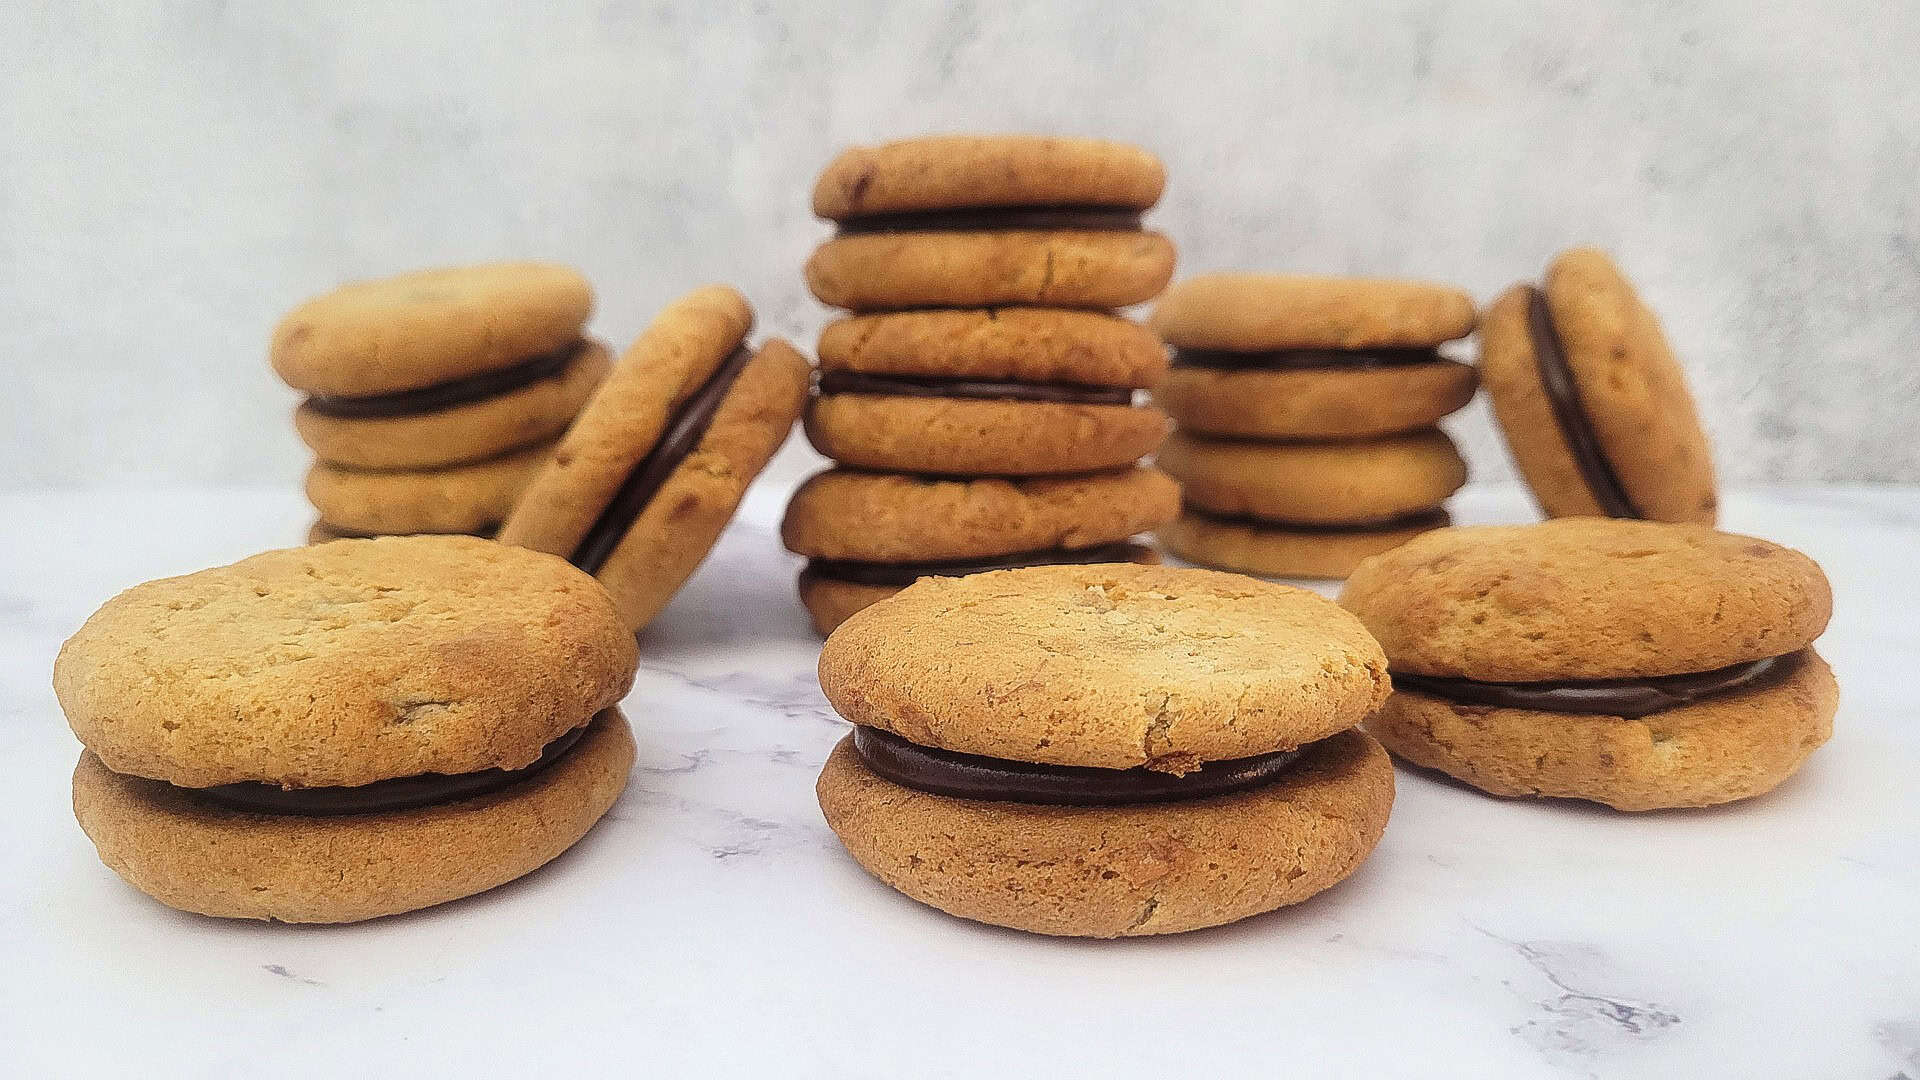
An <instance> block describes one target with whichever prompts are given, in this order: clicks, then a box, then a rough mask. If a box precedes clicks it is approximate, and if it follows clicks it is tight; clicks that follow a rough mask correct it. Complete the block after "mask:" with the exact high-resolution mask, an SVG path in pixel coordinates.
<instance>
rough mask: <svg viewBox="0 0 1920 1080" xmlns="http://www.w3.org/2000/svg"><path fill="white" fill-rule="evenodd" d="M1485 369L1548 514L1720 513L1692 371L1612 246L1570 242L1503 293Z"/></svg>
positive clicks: (1483, 345) (1493, 312)
mask: <svg viewBox="0 0 1920 1080" xmlns="http://www.w3.org/2000/svg"><path fill="white" fill-rule="evenodd" d="M1480 374H1481V379H1482V381H1483V382H1484V384H1485V385H1486V388H1487V396H1488V397H1489V398H1490V399H1491V400H1492V402H1493V412H1494V417H1495V418H1496V419H1497V420H1498V421H1499V427H1500V431H1501V434H1503V435H1504V436H1505V437H1506V441H1507V446H1508V448H1509V449H1510V450H1512V452H1513V457H1514V461H1515V462H1516V463H1517V464H1518V465H1519V467H1520V473H1521V475H1522V476H1523V477H1524V478H1525V479H1526V481H1527V485H1528V487H1530V488H1531V489H1532V490H1533V494H1534V497H1535V499H1537V500H1538V501H1539V503H1540V508H1541V509H1542V510H1543V511H1544V512H1545V513H1546V514H1547V515H1548V516H1549V517H1568V516H1574V515H1581V514H1604V515H1606V516H1608V517H1618V518H1644V519H1647V520H1651V521H1684V522H1696V523H1699V524H1705V525H1711V524H1712V523H1713V521H1714V517H1715V514H1716V509H1717V505H1718V498H1717V496H1716V494H1715V486H1714V478H1713V461H1712V457H1711V454H1710V451H1709V449H1708V445H1707V436H1706V433H1705V431H1703V430H1702V429H1701V427H1700V418H1699V416H1698V414H1697V413H1696V411H1695V409H1694V403H1693V395H1692V394H1691V393H1690V392H1689V391H1688V389H1687V380H1686V373H1685V372H1684V371H1682V370H1681V368H1680V364H1679V362H1678V361H1677V360H1676V359H1675V358H1674V355H1673V350H1672V349H1671V348H1670V347H1669V346H1668V344H1667V339H1666V336H1665V334H1663V333H1662V332H1661V329H1660V322H1659V320H1658V319H1657V318H1656V317H1655V316H1654V314H1653V311H1652V310H1651V309H1649V308H1648V307H1647V305H1646V304H1645V303H1643V302H1642V301H1641V299H1640V297H1639V295H1638V294H1637V293H1635V292H1634V289H1633V286H1632V285H1631V284H1629V283H1628V281H1627V279H1626V277H1625V276H1624V275H1622V274H1621V273H1620V270H1619V268H1617V267H1616V266H1614V264H1613V262H1612V260H1610V259H1608V258H1607V256H1606V255H1605V254H1604V253H1602V252H1599V251H1594V250H1591V249H1575V250H1573V251H1568V252H1564V253H1562V254H1561V255H1560V256H1559V257H1557V258H1555V259H1554V261H1553V264H1552V265H1551V266H1549V267H1548V268H1547V275H1546V280H1545V281H1544V282H1543V283H1542V284H1541V285H1540V287H1538V288H1535V287H1534V286H1532V285H1516V286H1514V287H1513V288H1511V289H1509V290H1508V291H1507V292H1506V293H1504V294H1502V295H1501V296H1500V298H1499V299H1498V300H1496V301H1494V303H1493V306H1492V307H1490V308H1488V309H1487V313H1486V316H1485V318H1484V319H1482V321H1481V327H1480Z"/></svg>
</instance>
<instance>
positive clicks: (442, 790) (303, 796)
mask: <svg viewBox="0 0 1920 1080" xmlns="http://www.w3.org/2000/svg"><path fill="white" fill-rule="evenodd" d="M591 723H592V721H589V722H588V723H586V724H581V725H580V726H579V727H576V728H574V729H573V730H571V731H569V732H567V733H566V734H564V735H562V736H560V737H559V738H557V739H555V740H553V741H552V742H550V743H548V744H547V745H546V746H545V747H544V748H543V749H542V750H541V751H540V757H539V758H538V759H536V760H535V761H534V763H533V764H531V765H529V766H527V767H526V768H524V769H482V770H481V771H479V772H470V773H456V774H453V775H448V774H446V773H421V774H420V775H418V776H401V777H396V778H394V779H392V780H376V781H374V782H373V783H371V784H361V785H359V786H357V787H316V788H283V787H281V786H280V785H278V784H259V783H239V784H222V785H220V786H219V787H210V788H195V789H191V790H192V792H193V794H194V795H196V796H198V797H199V798H201V799H204V800H206V801H207V802H210V803H214V804H215V805H218V806H222V807H225V808H226V809H229V810H244V811H246V812H248V813H251V814H299V815H301V816H302V817H337V816H339V815H342V814H377V813H381V812H383V811H387V810H414V809H418V808H419V807H422V806H436V805H438V804H440V803H450V802H458V801H460V800H462V799H471V798H474V797H475V796H478V795H487V794H490V793H492V792H495V791H500V790H501V789H503V788H509V787H512V786H513V785H515V784H517V783H519V782H521V781H522V780H526V779H528V778H530V777H532V776H534V775H535V774H537V773H539V772H541V771H542V770H544V769H546V768H547V767H548V766H550V765H552V764H553V763H554V762H556V761H558V760H560V759H561V758H563V757H565V756H566V754H567V751H569V750H572V749H573V748H574V745H575V744H577V743H578V742H579V741H580V739H581V737H582V736H583V735H585V734H586V733H587V728H588V727H589V726H590V725H591Z"/></svg>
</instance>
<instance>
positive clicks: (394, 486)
mask: <svg viewBox="0 0 1920 1080" xmlns="http://www.w3.org/2000/svg"><path fill="white" fill-rule="evenodd" d="M554 445H555V444H553V443H546V444H542V445H538V446H531V447H527V448H525V449H522V450H515V451H512V452H511V453H507V454H502V455H501V456H499V457H495V458H488V459H486V460H485V461H474V462H468V463H466V464H464V465H448V466H445V467H443V468H438V469H378V470H376V469H349V468H343V467H341V466H338V465H329V464H327V463H326V462H324V461H318V462H315V463H314V465H313V467H312V468H311V469H309V470H307V498H308V500H309V501H311V502H312V503H313V506H314V509H316V510H318V511H320V517H321V518H322V519H323V520H325V521H326V522H327V524H329V525H331V526H333V528H334V529H336V530H338V531H341V532H343V533H352V534H358V535H362V536H385V535H390V534H407V533H479V532H485V531H487V530H489V529H492V528H493V527H494V526H497V525H499V524H500V522H502V521H504V520H506V517H507V514H508V512H509V511H511V510H512V509H513V505H514V502H515V500H517V499H519V497H520V493H521V491H523V490H524V489H525V488H526V486H527V484H528V483H529V482H530V481H531V480H532V479H533V476H534V473H535V472H536V471H537V470H538V469H539V468H540V466H541V464H542V463H543V462H544V461H545V460H546V459H547V456H548V455H549V454H551V453H552V452H553V448H554Z"/></svg>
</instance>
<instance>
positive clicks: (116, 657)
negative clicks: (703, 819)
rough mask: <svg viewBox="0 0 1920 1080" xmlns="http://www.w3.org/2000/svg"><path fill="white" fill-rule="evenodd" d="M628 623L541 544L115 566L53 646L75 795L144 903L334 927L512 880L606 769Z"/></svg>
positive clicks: (413, 543)
mask: <svg viewBox="0 0 1920 1080" xmlns="http://www.w3.org/2000/svg"><path fill="white" fill-rule="evenodd" d="M634 664H635V644H634V640H633V636H632V635H631V634H630V633H628V632H627V630H626V628H625V627H624V626H623V625H622V624H621V623H620V620H619V619H618V617H617V616H616V614H615V612H614V610H613V604H612V602H611V601H610V600H609V599H608V597H607V595H606V591H605V590H603V589H601V588H600V587H599V586H598V585H597V584H595V583H594V581H593V579H592V578H590V577H588V576H587V575H585V574H582V573H580V572H579V571H577V570H574V569H573V568H572V567H569V566H567V565H566V563H564V562H562V561H561V560H559V559H555V558H553V557H551V556H548V555H542V554H539V553H537V552H530V551H525V550H521V549H518V548H511V547H506V546H504V545H500V544H495V543H493V542H491V541H487V540H480V539H475V538H470V537H427V536H422V537H388V538H383V539H377V540H342V541H339V542H336V543H331V544H323V545H320V546H317V547H308V548H296V549H292V550H286V551H270V552H266V553H265V554H261V555H256V556H254V557H252V558H250V559H245V560H242V561H241V562H238V563H235V564H233V565H231V566H225V567H220V568H218V569H213V570H204V571H201V572H199V573H195V574H188V575H186V576H184V577H177V578H167V579H164V580H160V581H152V582H148V583H147V584H144V585H140V586H136V587H134V588H132V589H129V590H127V591H126V592H123V593H121V594H120V595H119V596H116V597H115V598H113V599H112V600H110V601H108V602H107V603H106V604H105V605H104V606H102V607H101V608H100V610H99V611H97V612H95V613H94V614H93V616H92V617H91V618H89V619H88V620H87V622H86V624H85V625H84V626H82V627H81V628H80V630H79V632H77V633H76V634H74V636H73V637H72V638H71V639H69V640H68V641H67V643H66V644H65V645H64V646H63V647H62V648H61V650H60V655H59V658H58V659H57V660H56V662H55V664H54V672H53V685H54V691H55V693H56V695H57V696H58V698H59V700H60V705H61V708H62V709H63V710H64V711H65V712H66V715H67V719H68V721H69V723H70V724H71V725H72V727H73V730H74V733H75V734H76V735H78V736H79V737H80V740H81V742H83V743H85V744H86V749H85V750H84V751H83V752H82V753H81V755H80V763H79V766H78V767H77V768H76V769H75V771H74V777H73V808H74V814H75V816H76V817H78V818H79V820H80V825H81V827H82V828H83V829H85V830H86V833H87V835H88V836H89V837H91V838H92V839H93V842H94V845H95V847H96V848H98V850H99V853H100V857H101V858H102V859H103V860H104V861H105V862H106V863H107V865H108V866H110V867H112V868H113V869H114V870H115V871H117V872H118V873H119V874H120V875H121V876H122V877H124V878H126V879H127V881H128V882H130V883H132V884H133V885H134V886H135V887H137V888H139V889H140V890H142V891H144V892H146V893H148V894H150V895H152V896H153V897H154V898H156V899H158V900H160V901H161V902H162V903H165V904H168V905H170V906H172V907H176V908H181V909H183V910H186V911H195V912H200V913H202V914H207V915H219V916H225V917H230V918H252V919H275V920H280V921H283V922H352V921H356V920H360V919H370V918H374V917H376V916H380V915H391V914H395V913H398V912H402V911H411V910H414V909H416V908H422V907H427V906H429V905H432V904H438V903H442V902H444V901H447V900H453V899H457V898H459V897H462V896H468V895H471V894H473V893H477V892H480V891H482V890H485V889H490V888H492V887H494V886H496V885H499V884H502V883H504V882H507V881H511V880H513V879H514V878H517V877H520V876H521V875H523V874H526V873H528V872H530V871H532V870H534V869H536V868H538V867H539V866H541V865H543V864H544V863H546V862H547V861H548V860H550V859H552V858H553V857H554V856H556V855H558V854H560V853H561V852H562V851H565V850H566V849H567V848H568V847H570V846H572V845H573V844H574V842H575V841H577V840H579V839H580V838H581V837H582V836H583V835H585V833H586V832H587V830H589V829H590V828H592V827H593V825H594V823H595V822H596V821H598V820H599V819H600V817H601V815H603V814H604V813H606V811H607V809H608V808H609V807H610V806H612V805H613V802H614V800H615V799H616V798H617V797H618V796H619V794H620V791H621V789H622V788H623V787H625V785H626V781H627V773H628V770H629V769H630V768H631V766H632V764H633V760H634V745H633V737H632V734H631V733H630V732H629V731H628V729H627V724H626V721H625V720H624V719H622V718H621V716H620V713H619V711H618V710H617V709H615V708H613V706H614V705H615V703H616V702H618V701H619V700H620V698H621V696H622V695H623V694H625V693H626V690H627V688H628V686H629V685H631V683H632V680H633V672H634Z"/></svg>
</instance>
